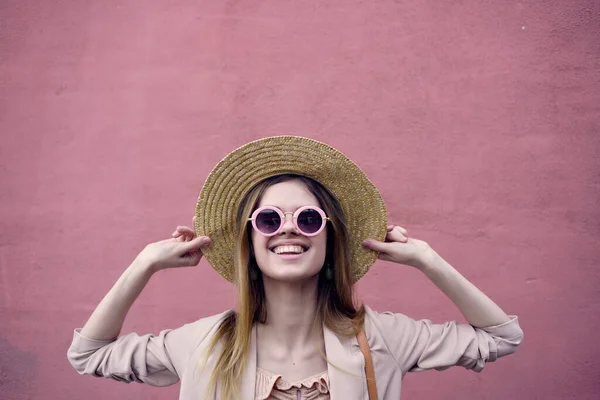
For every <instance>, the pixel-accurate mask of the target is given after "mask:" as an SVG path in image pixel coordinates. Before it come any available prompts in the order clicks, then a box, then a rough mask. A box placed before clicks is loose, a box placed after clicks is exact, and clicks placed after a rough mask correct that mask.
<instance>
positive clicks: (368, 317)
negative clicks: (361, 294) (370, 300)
mask: <svg viewBox="0 0 600 400" xmlns="http://www.w3.org/2000/svg"><path fill="white" fill-rule="evenodd" d="M364 307H365V325H366V329H367V333H369V330H371V331H374V332H376V333H387V331H389V330H394V331H396V332H397V330H398V329H402V330H409V329H411V328H412V327H413V324H414V323H415V320H413V319H412V318H410V317H407V316H406V315H404V314H401V313H392V312H389V311H386V312H377V311H374V310H373V309H372V308H371V307H369V306H367V305H366V304H365V305H364Z"/></svg>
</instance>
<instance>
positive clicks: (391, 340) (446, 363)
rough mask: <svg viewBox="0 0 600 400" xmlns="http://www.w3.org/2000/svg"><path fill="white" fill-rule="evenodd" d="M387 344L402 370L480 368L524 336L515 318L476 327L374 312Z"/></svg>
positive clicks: (507, 352) (404, 371) (495, 358)
mask: <svg viewBox="0 0 600 400" xmlns="http://www.w3.org/2000/svg"><path fill="white" fill-rule="evenodd" d="M374 314H375V315H376V316H375V319H376V321H375V323H376V325H379V327H380V329H381V334H382V335H383V337H384V338H385V342H386V343H387V347H388V349H389V350H390V352H391V353H392V356H393V357H394V358H395V359H396V362H397V363H398V365H399V366H400V368H401V369H402V373H403V374H406V373H407V372H413V371H425V370H430V369H435V370H438V371H443V370H445V369H448V368H450V367H452V366H455V365H458V366H462V367H464V368H466V369H472V370H473V371H475V372H481V370H482V369H483V367H484V366H485V364H486V363H487V362H493V361H496V360H497V359H498V358H500V357H503V356H507V355H509V354H512V353H514V352H515V351H516V350H517V348H518V346H519V344H520V343H521V341H522V340H523V331H522V330H521V328H520V326H519V321H518V318H517V317H516V316H514V315H511V316H509V318H510V320H509V321H507V322H505V323H503V324H500V325H496V326H490V327H487V328H476V327H474V326H471V325H467V324H459V323H457V322H454V321H453V322H447V323H445V324H433V323H432V322H431V321H430V320H426V319H425V320H419V321H415V320H414V319H411V318H409V317H407V316H406V315H403V314H393V313H389V312H386V313H381V314H379V313H374Z"/></svg>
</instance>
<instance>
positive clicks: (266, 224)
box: [256, 209, 281, 235]
mask: <svg viewBox="0 0 600 400" xmlns="http://www.w3.org/2000/svg"><path fill="white" fill-rule="evenodd" d="M280 225H281V217H280V216H279V214H278V213H277V212H276V211H275V210H269V209H267V210H262V211H261V212H259V213H258V215H257V216H256V227H257V228H258V230H259V231H261V232H262V233H265V234H267V235H269V234H271V233H274V232H276V231H277V229H279V226H280Z"/></svg>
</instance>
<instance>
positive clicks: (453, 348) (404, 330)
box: [67, 307, 523, 400]
mask: <svg viewBox="0 0 600 400" xmlns="http://www.w3.org/2000/svg"><path fill="white" fill-rule="evenodd" d="M365 308H366V311H367V313H366V318H365V329H366V334H367V338H368V342H369V346H370V348H371V354H372V357H373V363H374V365H375V377H376V381H377V391H378V393H379V398H380V400H387V399H393V400H397V399H399V398H400V390H401V382H402V378H403V377H404V375H405V374H406V373H407V372H409V371H423V370H428V369H436V370H438V371H441V370H444V369H447V368H449V367H451V366H453V365H460V366H463V367H465V368H467V369H472V370H474V371H476V372H480V371H481V370H482V369H483V366H484V365H485V363H486V362H491V361H495V360H496V359H497V358H499V357H502V356H506V355H508V354H512V353H514V352H515V351H516V350H517V347H518V346H519V344H520V343H521V341H522V340H523V331H522V330H521V328H520V327H519V322H518V319H517V317H516V316H511V317H510V318H511V319H510V321H509V322H506V323H504V324H502V325H498V326H493V327H489V328H483V329H479V328H474V327H472V326H471V325H465V324H458V323H456V322H448V323H445V324H432V323H431V321H429V320H421V321H415V320H413V319H411V318H409V317H407V316H405V315H403V314H392V313H388V312H386V313H377V312H374V311H373V310H371V309H370V308H369V307H365ZM230 312H232V311H231V310H229V311H226V312H224V313H222V314H218V315H214V316H211V317H207V318H202V319H200V320H198V321H196V322H193V323H190V324H186V325H184V326H182V327H180V328H178V329H175V330H164V331H162V332H160V334H159V335H158V336H154V335H150V334H148V335H143V336H140V335H137V334H135V333H131V334H127V335H123V336H121V337H119V338H118V339H116V340H112V341H111V340H92V339H88V338H86V337H84V336H82V335H81V334H80V333H79V329H76V330H75V333H74V336H73V342H72V344H71V347H70V348H69V350H68V354H67V356H68V358H69V361H70V362H71V364H72V365H73V367H75V369H76V370H77V372H79V373H80V374H89V375H94V376H103V377H105V378H112V379H116V380H119V381H123V382H133V381H135V382H144V383H148V384H150V385H154V386H167V385H172V384H174V383H176V382H178V381H179V380H181V391H180V395H179V399H180V400H196V399H205V398H206V395H205V394H206V392H207V385H208V381H209V379H210V373H211V372H212V369H213V368H214V365H215V363H216V358H217V354H219V352H220V347H218V346H217V347H216V351H215V352H213V354H211V355H210V356H209V358H208V363H207V365H206V368H205V369H200V368H199V367H198V366H199V365H200V362H201V360H204V358H203V357H205V354H206V353H205V351H206V349H207V346H208V345H209V343H210V342H211V339H212V337H213V335H214V334H215V332H216V330H217V328H218V326H219V324H220V323H221V321H222V320H223V318H225V317H226V316H227V315H228V313H230ZM323 333H324V337H325V350H326V353H327V358H328V359H329V361H330V362H331V363H332V364H334V365H335V366H338V367H340V368H342V369H344V370H345V371H347V372H344V371H342V370H340V369H337V368H336V367H334V366H332V365H329V367H328V374H329V381H330V395H331V400H351V399H357V400H358V399H361V400H367V399H368V394H367V385H366V380H365V378H364V376H365V372H364V371H365V369H364V357H363V355H362V353H361V351H360V348H359V346H358V341H357V340H356V337H348V338H346V337H339V336H337V335H336V334H334V333H333V332H332V331H330V330H329V329H327V328H324V331H323ZM361 376H362V377H363V378H359V377H361ZM255 381H256V328H254V329H253V330H252V338H251V347H250V353H249V356H248V362H247V364H246V368H245V369H244V374H243V377H242V381H241V391H242V393H241V396H240V398H241V399H244V400H252V399H254V396H255V393H254V385H255ZM212 398H213V399H219V398H220V395H219V390H218V389H217V391H216V393H214V395H213V397H212Z"/></svg>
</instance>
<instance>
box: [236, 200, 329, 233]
mask: <svg viewBox="0 0 600 400" xmlns="http://www.w3.org/2000/svg"><path fill="white" fill-rule="evenodd" d="M264 210H273V211H275V212H276V213H277V214H279V218H280V221H281V224H279V228H277V230H276V231H275V232H273V233H268V234H267V233H264V232H261V230H260V229H258V227H257V226H256V217H258V214H260V212H261V211H264ZM304 210H315V211H316V212H318V213H319V215H321V220H322V222H321V227H320V228H319V229H318V230H317V231H316V232H315V233H306V232H304V231H303V230H302V229H300V227H299V226H298V216H299V215H300V213H301V212H302V211H304ZM288 214H292V222H293V223H294V227H295V228H296V231H297V232H299V233H300V234H301V235H303V236H307V237H312V236H317V235H318V234H319V233H321V232H322V231H323V229H325V225H326V224H327V221H331V219H329V217H327V215H326V214H325V211H323V210H321V209H320V208H319V207H316V206H303V207H300V208H299V209H297V210H296V211H294V212H286V213H284V212H283V211H281V210H280V209H279V208H277V207H275V206H264V207H260V208H257V209H256V210H255V211H254V212H253V213H252V217H251V218H248V221H252V227H253V228H254V230H255V231H256V232H258V233H260V234H261V235H263V236H266V237H271V236H275V235H277V234H278V233H279V232H281V231H282V230H283V226H284V225H285V223H286V221H287V215H288Z"/></svg>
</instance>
